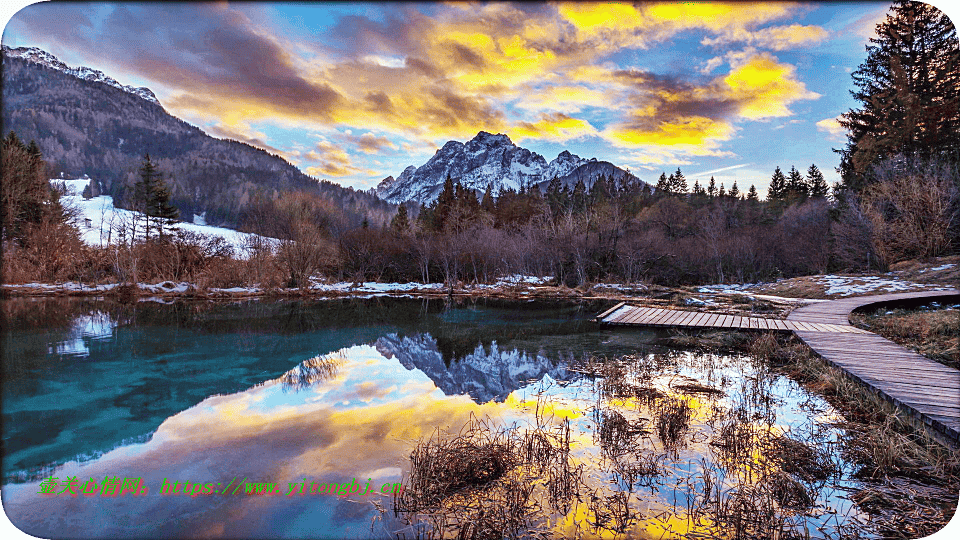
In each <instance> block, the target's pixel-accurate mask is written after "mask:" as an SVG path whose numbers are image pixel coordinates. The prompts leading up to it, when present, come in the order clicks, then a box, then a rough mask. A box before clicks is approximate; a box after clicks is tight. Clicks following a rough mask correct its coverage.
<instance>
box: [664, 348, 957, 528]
mask: <svg viewBox="0 0 960 540" xmlns="http://www.w3.org/2000/svg"><path fill="white" fill-rule="evenodd" d="M661 341H662V342H663V343H667V344H671V345H673V346H677V347H684V348H694V349H700V350H709V351H728V352H734V351H739V352H741V353H745V354H751V355H753V356H755V357H757V358H764V359H766V360H767V361H769V362H770V364H771V366H772V367H773V369H774V370H776V371H777V372H779V373H782V374H784V375H786V376H788V377H790V378H791V379H793V380H796V381H797V382H798V383H800V384H802V385H803V386H804V387H805V388H806V389H808V390H809V391H811V392H815V393H816V394H818V395H822V396H824V397H825V398H826V399H827V401H828V402H829V403H830V404H831V405H832V406H833V407H835V408H836V409H837V410H838V411H839V412H840V413H841V414H842V420H840V421H839V422H837V425H840V426H842V427H843V429H844V430H845V431H846V432H847V433H848V434H850V437H848V438H844V439H843V440H842V441H841V444H842V445H843V448H844V452H845V455H846V456H848V457H849V458H850V459H852V460H853V461H854V462H856V463H857V464H858V465H859V466H860V467H861V468H860V470H858V471H857V473H856V475H857V477H858V478H860V479H861V481H862V483H863V485H862V487H861V488H860V489H858V490H856V491H854V492H853V493H852V497H853V500H855V501H856V502H857V504H858V505H860V507H861V508H863V509H864V510H866V511H867V512H868V513H869V514H870V515H871V521H872V522H873V523H874V524H875V525H876V526H877V527H878V528H879V530H880V531H882V533H883V535H884V537H886V538H904V539H906V538H919V537H924V536H928V535H931V534H933V533H935V532H937V531H939V530H941V529H942V528H943V527H945V526H946V524H947V523H948V522H949V521H950V520H951V519H952V518H953V516H954V515H955V514H956V512H957V507H958V499H960V495H958V493H960V453H958V452H957V449H956V448H953V447H950V446H946V445H944V443H943V442H942V441H941V440H940V439H938V438H935V437H932V436H931V434H930V433H929V432H928V431H927V429H925V427H924V426H923V425H922V424H918V422H917V421H916V419H914V418H912V417H911V416H909V415H906V414H904V413H903V411H901V410H899V409H898V408H897V407H896V406H894V405H893V404H891V403H890V402H888V401H886V400H884V399H882V398H880V397H879V396H878V395H877V394H875V393H874V392H871V391H870V390H869V389H867V388H865V387H864V386H863V385H862V384H860V383H858V382H856V381H854V380H852V379H851V378H850V377H848V376H847V375H845V374H844V373H843V372H842V371H840V370H839V369H837V368H835V367H832V366H829V365H827V364H826V363H825V362H824V361H823V360H822V359H820V358H819V357H817V355H816V354H815V353H814V352H813V350H812V349H810V347H808V346H807V345H805V344H804V343H803V342H801V341H800V340H799V339H798V338H796V337H795V336H790V335H784V334H773V333H769V334H760V335H758V334H756V333H745V332H733V331H717V330H708V331H699V332H691V331H676V332H673V333H671V335H670V336H668V337H665V338H662V340H661Z"/></svg>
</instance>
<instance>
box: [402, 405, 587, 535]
mask: <svg viewBox="0 0 960 540" xmlns="http://www.w3.org/2000/svg"><path fill="white" fill-rule="evenodd" d="M537 417H538V420H540V416H539V414H538V415H537ZM538 423H539V424H540V425H538V426H536V427H535V428H534V429H531V430H522V431H521V430H519V429H517V428H516V427H513V428H504V427H497V426H494V425H493V424H492V423H491V422H489V421H486V420H478V419H477V418H476V417H473V416H471V419H470V421H469V422H468V423H467V425H465V426H464V427H463V429H461V431H460V432H459V433H458V434H456V435H454V436H445V435H442V434H441V433H440V432H439V430H438V431H437V432H436V433H435V434H434V435H433V436H432V437H431V438H430V439H429V440H426V441H420V442H419V443H418V444H417V446H416V448H414V451H413V453H412V454H411V455H410V473H409V475H408V477H407V478H405V479H404V481H403V485H404V489H403V491H402V492H401V493H399V494H398V495H396V496H395V497H394V501H393V510H394V515H395V516H397V517H398V518H400V519H401V520H402V521H404V522H406V523H407V524H408V525H409V526H410V527H411V530H412V531H413V534H414V536H416V537H417V538H448V537H455V538H476V539H486V538H520V537H527V536H530V535H532V534H535V533H537V531H540V527H541V526H542V523H541V522H542V519H543V511H544V510H545V509H547V510H549V511H552V512H565V511H566V510H567V509H569V505H570V504H571V503H572V502H575V501H576V500H577V499H578V498H579V493H580V490H581V488H582V485H583V483H582V480H581V478H580V476H581V474H582V469H581V468H579V467H574V466H573V465H572V464H571V461H570V457H569V452H570V424H569V421H565V422H564V423H563V424H561V425H560V426H555V427H552V428H548V427H546V426H544V425H543V424H542V422H538ZM540 532H542V531H540Z"/></svg>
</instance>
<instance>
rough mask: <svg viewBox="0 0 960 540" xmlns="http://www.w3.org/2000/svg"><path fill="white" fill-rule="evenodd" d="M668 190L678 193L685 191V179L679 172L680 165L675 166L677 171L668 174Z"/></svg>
mask: <svg viewBox="0 0 960 540" xmlns="http://www.w3.org/2000/svg"><path fill="white" fill-rule="evenodd" d="M670 192H671V193H676V194H678V195H679V194H682V193H686V192H687V179H686V178H684V177H683V173H682V172H680V167H677V172H675V173H673V174H671V175H670Z"/></svg>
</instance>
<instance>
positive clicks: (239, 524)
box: [3, 298, 857, 538]
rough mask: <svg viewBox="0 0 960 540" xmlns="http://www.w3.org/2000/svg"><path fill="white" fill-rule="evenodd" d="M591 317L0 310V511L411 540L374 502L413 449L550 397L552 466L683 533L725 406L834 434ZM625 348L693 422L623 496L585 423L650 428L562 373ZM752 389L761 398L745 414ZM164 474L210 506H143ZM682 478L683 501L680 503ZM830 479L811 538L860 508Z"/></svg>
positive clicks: (88, 532)
mask: <svg viewBox="0 0 960 540" xmlns="http://www.w3.org/2000/svg"><path fill="white" fill-rule="evenodd" d="M605 307H606V305H605V304H603V303H589V302H584V303H577V302H540V301H537V302H507V301H492V300H486V301H474V302H470V301H465V302H461V303H456V302H452V303H451V302H447V301H444V300H429V301H428V300H413V299H388V298H374V299H366V300H322V301H244V302H237V303H190V302H177V303H173V304H160V303H152V302H141V303H138V304H136V305H132V306H131V305H115V304H110V303H106V302H96V301H89V300H22V299H18V300H7V301H4V303H3V308H4V313H5V316H6V318H7V319H6V324H5V330H4V332H3V339H4V352H3V354H4V357H3V360H4V361H3V436H4V443H5V444H4V456H3V458H4V459H3V467H4V469H3V474H4V485H3V500H4V508H5V511H6V512H7V514H8V516H9V517H10V519H11V520H12V521H13V522H14V523H15V524H16V525H17V526H19V527H20V528H21V529H23V530H25V531H26V532H29V533H30V534H33V535H36V536H40V537H43V538H61V537H100V538H104V537H105V538H117V537H143V536H151V537H187V536H189V537H299V538H317V537H331V538H367V537H383V538H390V537H395V536H396V535H397V534H401V535H404V534H405V535H406V536H407V537H409V536H411V534H412V529H410V528H409V526H408V524H407V523H406V522H404V521H402V520H398V519H397V518H396V517H395V516H394V515H393V512H392V511H389V509H390V508H391V504H392V502H391V501H392V499H391V497H390V496H389V495H383V494H382V493H378V490H379V491H382V488H383V486H389V485H395V484H397V483H402V482H403V481H404V479H405V474H407V473H408V468H409V455H410V452H411V450H412V449H413V448H414V447H415V445H416V443H417V442H418V441H419V440H421V439H424V438H427V437H430V436H431V435H433V434H434V433H436V432H437V430H438V429H439V430H440V431H447V430H452V431H453V432H456V431H458V430H459V429H460V428H461V427H462V426H463V425H464V424H465V423H467V422H468V421H469V420H470V418H471V417H474V416H476V417H482V418H489V419H491V421H493V422H495V423H498V424H501V425H517V424H524V423H529V422H530V421H531V419H532V418H533V417H534V416H535V415H539V416H542V414H543V411H544V410H545V409H544V406H543V404H544V403H547V404H549V410H550V418H551V419H552V420H553V421H559V420H563V419H566V420H568V421H569V422H570V425H571V432H572V441H573V442H572V445H571V455H572V457H573V459H575V460H577V462H578V463H582V464H584V466H585V467H586V468H585V469H584V470H585V471H586V472H585V474H584V478H585V479H586V482H587V483H589V484H590V486H591V487H590V489H592V490H594V491H593V492H594V493H601V492H602V493H607V494H611V493H618V492H628V493H630V497H632V498H631V499H629V500H630V501H633V502H632V504H633V505H634V507H635V510H636V511H637V515H638V516H641V515H642V516H645V517H643V519H640V518H637V519H636V520H635V521H634V522H633V525H632V526H633V527H634V531H633V532H634V533H636V534H637V535H641V536H650V537H659V536H660V535H662V534H663V528H664V527H665V526H669V527H672V530H674V531H677V530H680V529H678V525H677V523H681V522H683V520H684V519H685V520H686V521H687V528H688V530H689V532H696V529H697V527H695V526H692V525H690V518H689V516H686V517H684V511H682V509H683V508H689V507H690V506H691V505H692V504H694V503H695V501H696V493H695V489H693V488H689V485H690V482H691V481H692V480H691V479H693V478H700V479H701V480H702V475H703V471H704V470H707V469H710V470H711V471H712V472H711V474H714V475H715V477H720V476H722V475H726V477H729V478H731V479H732V478H734V477H735V476H737V475H738V474H739V472H738V471H739V469H740V467H741V465H742V464H740V465H736V466H735V465H731V464H729V463H722V460H720V459H719V458H718V455H717V452H716V449H715V447H713V446H710V444H709V443H710V441H711V438H715V437H716V435H717V432H718V430H719V424H720V423H722V421H723V418H726V417H725V416H723V414H727V413H729V412H730V411H740V410H742V411H743V414H744V415H747V416H749V417H751V418H753V420H752V421H753V422H756V423H758V424H764V425H766V426H767V427H768V428H769V427H771V426H775V427H776V428H777V429H778V430H780V431H781V432H783V433H787V434H790V435H791V436H794V437H800V438H802V439H803V440H811V441H816V443H817V444H821V445H826V446H825V447H826V448H833V446H832V445H835V444H836V441H837V440H838V438H839V437H840V436H841V435H842V434H841V433H840V432H839V431H838V430H837V429H834V428H831V427H830V426H829V423H828V421H829V419H830V418H832V417H833V415H834V412H833V411H832V409H831V408H830V407H829V405H827V404H826V403H825V402H824V401H823V400H822V399H820V398H818V397H816V396H812V395H810V394H808V393H806V392H805V391H803V390H802V389H801V388H799V387H798V386H797V385H796V384H795V383H793V382H792V381H790V380H788V379H785V378H782V377H771V376H769V375H768V374H765V373H763V369H762V368H761V367H758V366H757V365H756V363H754V362H752V361H750V359H749V358H746V357H742V356H738V355H710V354H706V353H694V352H687V351H676V350H671V349H668V348H664V347H662V346H659V345H657V338H658V334H656V333H653V332H644V331H624V330H622V329H619V330H609V329H601V328H598V327H597V326H596V325H595V324H594V323H592V322H590V320H589V317H590V316H592V315H593V314H595V313H597V312H598V311H600V310H601V309H603V308H605ZM625 355H630V359H632V360H630V362H629V365H630V366H632V367H631V368H630V369H629V370H628V375H624V377H628V376H629V377H630V378H631V379H630V380H631V381H633V382H634V383H637V384H639V381H641V380H642V381H643V382H644V384H649V385H653V386H652V387H656V388H659V389H660V390H662V393H663V395H664V396H665V397H670V398H671V399H673V398H674V396H676V399H683V400H686V403H687V404H688V405H689V407H690V408H691V410H692V411H693V412H692V413H691V416H690V429H689V430H687V431H685V432H684V433H683V434H682V440H681V444H679V445H678V446H676V447H675V448H671V449H668V448H667V447H666V445H665V444H664V443H663V441H661V440H659V439H658V438H657V436H656V435H648V436H646V437H644V438H643V439H638V440H637V442H636V444H637V446H638V447H643V448H644V449H646V450H645V451H650V452H655V453H657V454H658V455H659V456H660V457H659V458H658V459H660V460H661V463H662V465H663V470H662V472H661V474H659V475H658V476H656V477H655V478H652V479H651V478H646V479H643V480H641V481H638V483H637V484H636V485H633V484H632V483H631V482H627V481H625V480H624V479H623V477H622V475H618V474H617V473H616V472H615V471H612V470H611V469H610V464H609V463H608V461H609V460H607V459H606V458H604V456H605V455H606V454H604V449H603V448H602V446H603V445H602V444H601V443H600V442H598V439H597V436H596V433H597V424H598V423H599V422H600V419H601V418H602V414H603V411H610V410H617V411H619V412H620V413H622V414H623V416H624V417H626V418H627V419H628V420H631V421H635V422H641V421H652V419H653V418H654V415H655V414H656V410H655V407H653V406H652V405H650V404H649V403H644V402H641V401H640V400H636V399H625V398H624V399H621V398H611V397H610V396H609V395H605V394H604V393H603V391H601V389H600V386H599V385H600V383H602V381H603V378H602V377H597V376H587V375H586V374H585V373H584V370H583V369H582V366H581V363H582V361H583V359H584V358H589V357H592V358H606V359H611V361H612V359H618V358H619V359H621V360H622V357H624V356H625ZM684 381H686V382H697V383H699V384H705V385H709V386H711V387H712V388H717V389H719V390H718V394H717V395H716V396H713V397H710V396H703V395H698V396H689V395H686V396H685V395H683V394H682V393H679V392H677V391H675V387H678V385H679V384H680V383H682V382H684ZM758 385H760V386H762V388H760V389H759V390H758V388H759V387H758ZM758 393H759V394H762V395H764V396H766V397H765V398H763V399H760V400H759V401H758V400H757V395H758ZM754 401H756V402H754ZM539 416H538V418H539ZM745 459H746V461H750V457H749V456H747V457H746V458H745ZM838 462H839V458H838ZM841 465H842V467H841V468H844V471H845V472H844V473H843V474H845V475H847V476H849V474H850V473H851V470H849V467H848V466H847V465H844V464H842V463H841ZM698 475H699V476H698ZM717 475H720V476H717ZM50 477H56V478H57V479H58V480H59V481H61V482H62V481H65V480H67V479H70V478H74V477H75V478H76V479H77V481H78V482H79V483H81V484H82V483H87V482H89V481H90V479H93V480H95V481H96V482H97V483H100V482H102V481H103V479H104V478H106V477H110V478H112V477H118V478H131V479H134V478H135V479H139V480H140V481H142V484H141V485H142V486H145V487H146V488H147V490H148V491H147V493H146V494H144V495H141V496H134V495H132V494H130V493H127V494H125V495H122V496H118V497H103V496H101V495H94V496H84V495H79V496H77V497H71V496H69V495H53V496H52V495H42V494H40V493H38V492H39V491H41V488H40V482H41V481H42V480H43V479H45V478H50ZM178 481H179V482H184V483H185V482H191V483H200V484H202V485H204V486H205V488H204V489H205V490H207V491H210V493H209V494H206V495H198V496H196V497H191V496H184V495H179V494H178V495H173V494H163V493H161V486H163V485H164V483H165V482H166V483H168V484H171V485H172V484H174V483H175V482H178ZM245 481H246V482H274V483H277V484H278V485H279V486H280V491H281V494H280V495H275V496H259V497H257V496H245V495H242V494H240V493H237V494H234V490H233V489H230V488H232V487H233V486H236V485H238V484H243V483H244V482H245ZM354 481H355V482H356V483H358V484H361V485H363V486H365V487H366V486H371V487H372V490H371V492H370V493H365V494H355V495H351V496H349V497H336V496H330V495H317V494H315V495H310V494H305V495H300V494H299V493H294V494H289V495H288V493H289V492H290V491H291V490H293V491H296V486H295V485H294V484H298V483H299V485H302V482H307V483H308V484H311V483H317V484H323V483H326V484H330V483H338V484H339V483H351V482H354ZM683 482H687V484H686V485H687V486H688V489H683V488H678V486H681V484H682V483H683ZM731 482H732V480H731ZM846 482H847V481H846V480H844V479H843V478H839V479H837V480H836V482H834V484H835V485H834V484H831V486H830V487H828V488H826V489H823V488H822V487H821V488H818V489H819V490H820V491H818V495H817V499H816V501H815V502H814V506H813V509H814V510H812V511H811V512H810V513H812V514H817V513H818V512H819V513H820V514H822V516H821V518H816V517H813V518H810V519H811V520H812V523H813V524H814V526H816V525H818V524H820V525H823V524H824V523H826V522H829V521H830V520H831V519H832V520H833V521H834V522H839V521H840V520H839V519H838V518H836V517H829V516H836V515H837V513H838V512H839V513H840V514H842V515H843V516H856V515H857V512H856V511H855V508H853V507H852V506H851V505H850V504H849V502H844V501H845V500H844V499H842V498H841V497H840V495H841V494H842V488H843V486H845V485H846ZM731 485H732V484H731ZM838 490H841V491H838ZM228 491H229V492H228ZM241 491H242V490H241ZM668 508H672V509H673V510H671V511H670V512H667V514H669V515H668V516H667V517H663V516H664V515H665V514H664V513H663V512H664V511H665V510H666V509H668ZM382 509H388V510H387V511H385V512H384V511H381V510H382ZM594 511H595V510H594ZM570 512H571V513H570V514H568V515H554V516H550V517H549V519H546V521H545V522H546V523H548V525H549V527H548V529H550V530H552V531H553V534H554V535H557V536H569V535H573V534H580V533H583V534H584V535H585V536H590V535H589V534H586V533H585V530H581V529H582V528H583V527H584V526H583V525H582V524H581V525H577V523H581V522H584V523H585V522H589V520H590V518H589V513H590V510H589V509H585V507H582V506H581V507H576V506H575V507H574V508H573V509H572V510H571V511H570ZM671 512H672V514H671ZM687 513H689V511H688V512H687ZM655 515H657V516H660V517H658V518H654V517H653V516H655ZM581 518H583V519H581ZM658 520H659V521H658ZM594 521H596V520H595V519H594ZM674 521H675V522H676V523H674ZM571 527H572V529H571ZM658 527H660V528H659V529H658ZM578 530H580V533H577V531H578ZM826 530H828V531H829V530H836V529H835V528H834V529H830V528H829V527H828V528H827V529H826ZM601 532H602V531H601ZM597 534H599V533H597Z"/></svg>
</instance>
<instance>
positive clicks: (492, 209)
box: [480, 183, 497, 216]
mask: <svg viewBox="0 0 960 540" xmlns="http://www.w3.org/2000/svg"><path fill="white" fill-rule="evenodd" d="M480 209H481V210H483V211H484V212H486V213H487V214H490V215H491V216H492V215H494V214H495V213H496V212H497V203H496V201H495V200H494V199H493V184H492V183H490V184H487V190H486V191H484V192H483V200H481V201H480Z"/></svg>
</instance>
